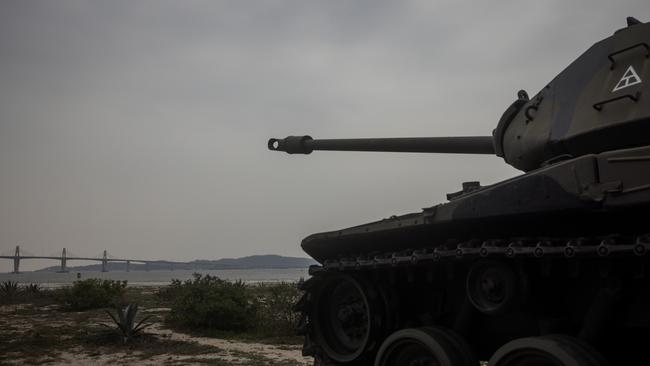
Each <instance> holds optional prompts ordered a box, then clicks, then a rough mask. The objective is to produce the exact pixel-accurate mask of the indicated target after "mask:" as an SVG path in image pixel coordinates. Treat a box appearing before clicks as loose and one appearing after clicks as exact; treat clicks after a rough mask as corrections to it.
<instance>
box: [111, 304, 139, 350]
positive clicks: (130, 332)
mask: <svg viewBox="0 0 650 366" xmlns="http://www.w3.org/2000/svg"><path fill="white" fill-rule="evenodd" d="M115 310H116V313H117V316H115V315H113V313H111V312H110V311H108V310H106V313H107V314H108V315H109V316H110V317H111V319H112V320H113V322H114V323H115V325H116V326H117V329H116V330H117V331H118V333H119V334H120V336H121V337H122V343H123V344H126V343H127V342H128V341H129V340H131V339H132V338H133V337H135V336H137V335H138V334H139V333H140V332H141V331H142V330H143V329H144V328H146V327H148V326H149V325H151V324H150V323H145V322H146V321H147V320H148V319H149V318H151V315H149V316H145V317H144V318H142V319H140V321H139V322H138V323H136V322H135V317H136V315H137V314H138V304H128V305H126V306H124V307H117V309H115ZM102 325H103V326H105V327H108V328H111V327H110V326H108V325H106V324H102Z"/></svg>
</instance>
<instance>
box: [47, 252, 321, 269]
mask: <svg viewBox="0 0 650 366" xmlns="http://www.w3.org/2000/svg"><path fill="white" fill-rule="evenodd" d="M313 264H316V261H314V260H313V259H311V258H300V257H283V256H280V255H251V256H248V257H241V258H223V259H217V260H201V259H197V260H194V261H191V262H188V263H175V264H174V265H173V266H172V265H170V264H169V263H149V264H148V265H145V264H140V263H131V265H130V267H129V269H130V271H147V270H148V271H158V270H164V271H168V270H170V269H172V268H173V269H174V270H190V271H192V270H215V269H268V268H306V267H309V266H311V265H313ZM60 269H61V267H60V266H52V267H47V268H43V269H39V270H37V271H36V272H56V271H58V270H60ZM101 270H102V265H101V263H98V264H90V265H87V266H76V267H74V266H68V271H70V272H97V271H101ZM107 270H109V271H126V263H124V262H108V266H107Z"/></svg>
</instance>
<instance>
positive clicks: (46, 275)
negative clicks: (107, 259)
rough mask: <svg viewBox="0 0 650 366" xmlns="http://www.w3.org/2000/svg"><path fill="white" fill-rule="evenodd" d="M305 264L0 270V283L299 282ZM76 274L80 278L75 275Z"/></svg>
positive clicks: (304, 276) (53, 285)
mask: <svg viewBox="0 0 650 366" xmlns="http://www.w3.org/2000/svg"><path fill="white" fill-rule="evenodd" d="M308 271H309V268H308V267H297V268H266V269H223V270H174V271H160V270H156V271H149V272H145V271H133V272H120V271H113V272H101V271H99V272H74V271H72V272H63V273H62V272H39V271H32V272H21V273H18V274H15V273H0V282H4V281H12V282H18V283H19V284H31V283H34V284H38V285H39V286H41V287H43V288H60V287H65V286H69V285H71V284H72V283H73V282H74V281H76V280H85V279H89V278H97V279H110V280H116V281H127V286H128V287H151V288H156V287H162V286H166V285H169V284H171V282H172V279H178V280H181V281H185V280H188V279H191V278H192V276H193V274H194V273H201V274H206V275H211V276H216V277H219V278H221V279H224V280H227V281H231V282H235V281H241V282H243V283H246V284H255V283H282V282H289V283H293V282H298V281H300V280H301V279H307V278H309V273H308ZM77 274H80V277H79V278H77Z"/></svg>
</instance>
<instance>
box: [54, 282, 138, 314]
mask: <svg viewBox="0 0 650 366" xmlns="http://www.w3.org/2000/svg"><path fill="white" fill-rule="evenodd" d="M125 291H126V281H113V280H99V279H95V278H90V279H87V280H82V281H75V282H74V283H73V284H72V286H70V287H64V288H62V289H60V290H59V292H58V296H57V298H58V300H59V302H60V303H61V305H63V306H64V308H66V309H67V310H72V311H83V310H89V309H101V308H107V307H116V306H120V305H122V304H123V303H124V294H125Z"/></svg>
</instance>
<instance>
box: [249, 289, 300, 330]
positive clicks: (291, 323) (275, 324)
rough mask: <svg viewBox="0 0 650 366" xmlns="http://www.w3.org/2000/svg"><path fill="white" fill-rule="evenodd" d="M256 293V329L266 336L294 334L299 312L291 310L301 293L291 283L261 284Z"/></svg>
mask: <svg viewBox="0 0 650 366" xmlns="http://www.w3.org/2000/svg"><path fill="white" fill-rule="evenodd" d="M256 292H257V293H258V296H257V299H258V300H257V301H258V312H257V327H256V328H257V329H258V331H259V332H260V333H262V334H264V335H268V336H291V335H295V334H296V327H297V326H298V320H299V319H300V314H299V313H298V312H296V311H294V310H293V307H294V305H295V304H296V302H298V300H299V299H300V296H301V295H302V294H301V292H300V290H298V286H296V285H295V284H293V283H277V284H263V285H258V286H257V288H256Z"/></svg>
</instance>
